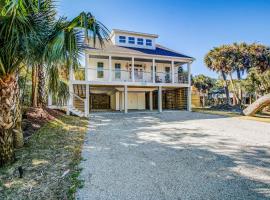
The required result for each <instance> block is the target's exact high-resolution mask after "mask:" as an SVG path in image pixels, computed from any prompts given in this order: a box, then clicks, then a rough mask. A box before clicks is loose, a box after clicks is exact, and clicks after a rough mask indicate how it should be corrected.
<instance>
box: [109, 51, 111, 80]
mask: <svg viewBox="0 0 270 200" xmlns="http://www.w3.org/2000/svg"><path fill="white" fill-rule="evenodd" d="M111 81H112V56H109V82H111Z"/></svg>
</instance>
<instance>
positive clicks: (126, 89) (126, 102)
mask: <svg viewBox="0 0 270 200" xmlns="http://www.w3.org/2000/svg"><path fill="white" fill-rule="evenodd" d="M124 92H125V105H124V106H125V113H128V87H127V85H125V88H124Z"/></svg>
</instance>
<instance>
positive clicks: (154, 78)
mask: <svg viewBox="0 0 270 200" xmlns="http://www.w3.org/2000/svg"><path fill="white" fill-rule="evenodd" d="M152 65H153V69H152V77H153V83H155V82H156V76H155V74H156V72H155V65H156V64H155V59H154V58H153V61H152Z"/></svg>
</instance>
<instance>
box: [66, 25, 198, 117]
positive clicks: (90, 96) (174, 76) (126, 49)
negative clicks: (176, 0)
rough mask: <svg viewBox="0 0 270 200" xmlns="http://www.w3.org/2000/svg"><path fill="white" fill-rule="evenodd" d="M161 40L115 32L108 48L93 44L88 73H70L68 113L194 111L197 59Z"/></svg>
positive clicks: (155, 36) (86, 60) (88, 53)
mask: <svg viewBox="0 0 270 200" xmlns="http://www.w3.org/2000/svg"><path fill="white" fill-rule="evenodd" d="M157 38H158V35H155V34H147V33H138V32H132V31H123V30H116V29H114V30H112V33H111V41H110V42H107V43H106V44H105V45H104V46H103V47H102V48H101V47H97V46H96V47H95V48H93V45H92V44H90V45H87V50H86V52H85V55H86V57H85V68H83V69H81V70H82V73H78V72H76V73H75V75H74V73H73V71H71V72H70V94H71V98H70V101H69V103H68V112H73V113H75V114H79V115H84V116H88V115H89V112H91V111H105V110H106V111H108V110H110V111H122V112H125V113H127V112H128V111H129V110H158V111H159V112H162V109H176V110H177V109H179V110H180V109H185V110H191V89H190V70H191V63H192V62H193V60H194V59H193V58H192V57H189V56H186V55H184V54H181V53H178V52H176V51H174V50H171V49H168V48H166V47H163V46H161V45H159V44H157V43H156V39H157ZM153 66H154V67H153Z"/></svg>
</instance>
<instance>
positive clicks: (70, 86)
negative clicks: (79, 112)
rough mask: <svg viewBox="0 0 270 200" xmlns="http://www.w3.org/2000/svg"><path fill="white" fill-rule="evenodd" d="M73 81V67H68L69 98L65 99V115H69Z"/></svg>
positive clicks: (71, 103)
mask: <svg viewBox="0 0 270 200" xmlns="http://www.w3.org/2000/svg"><path fill="white" fill-rule="evenodd" d="M73 81H74V71H73V67H70V69H69V82H68V91H69V99H68V101H67V110H66V112H67V115H70V109H71V108H72V107H73V84H72V82H73Z"/></svg>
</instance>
